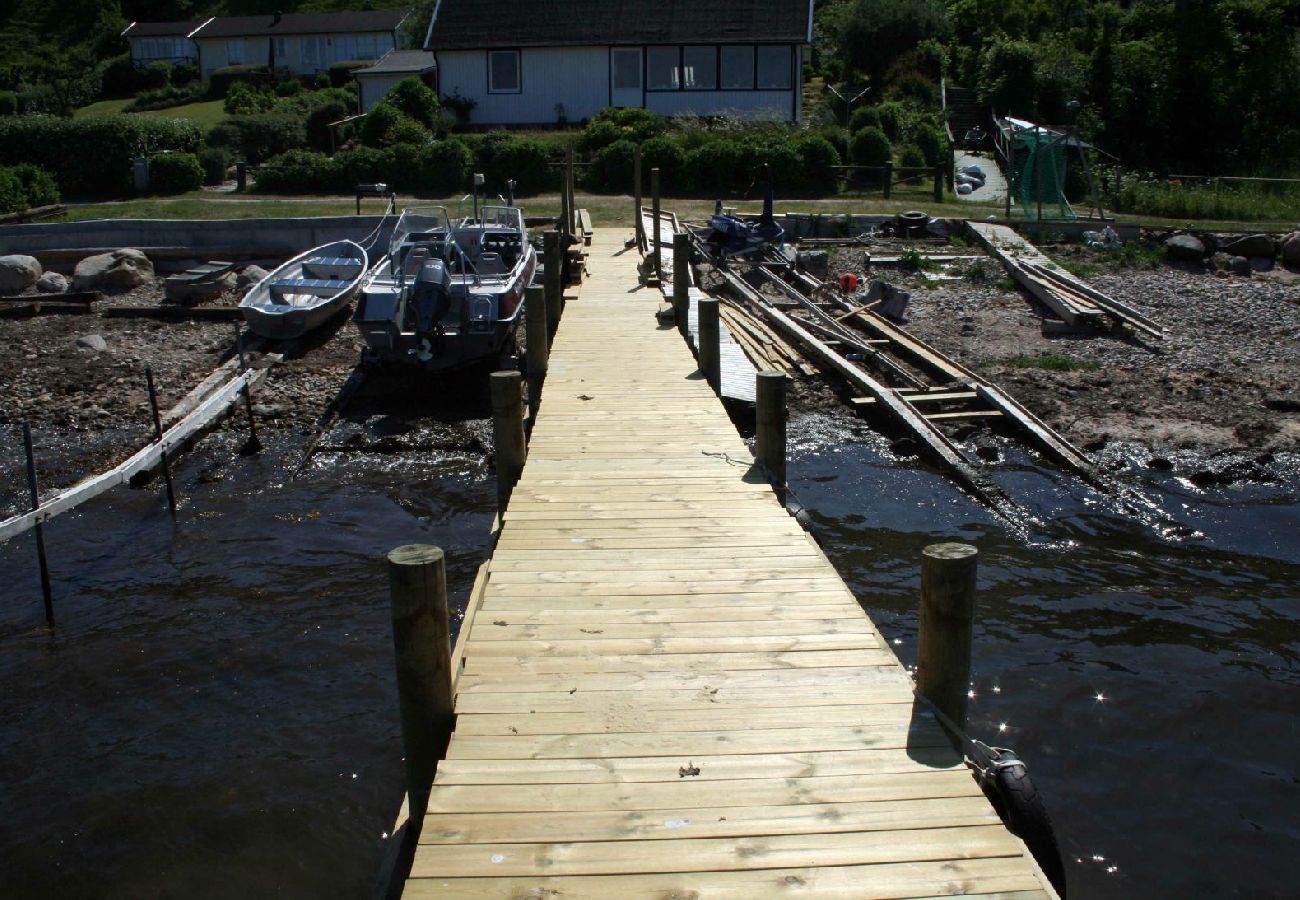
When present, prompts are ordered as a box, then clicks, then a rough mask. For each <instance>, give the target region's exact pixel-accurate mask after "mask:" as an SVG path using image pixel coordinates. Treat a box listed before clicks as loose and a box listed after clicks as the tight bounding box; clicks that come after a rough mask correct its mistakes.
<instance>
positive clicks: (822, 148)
mask: <svg viewBox="0 0 1300 900" xmlns="http://www.w3.org/2000/svg"><path fill="white" fill-rule="evenodd" d="M794 151H795V155H796V157H797V158H798V160H799V169H798V172H799V177H798V179H797V181H798V184H799V186H800V187H803V188H804V189H805V190H809V191H812V192H815V193H819V194H830V193H834V191H835V189H836V188H837V187H838V186H839V173H837V172H836V171H835V170H834V168H832V167H833V166H838V165H841V164H842V162H843V157H841V156H840V153H839V151H838V150H836V149H835V145H834V144H832V143H831V142H830V141H828V140H827V139H826V138H824V137H822V136H821V135H819V134H808V135H804V136H803V137H801V138H798V139H797V140H796V141H795V142H794ZM776 175H777V177H778V178H779V177H780V176H781V173H780V172H777V173H776Z"/></svg>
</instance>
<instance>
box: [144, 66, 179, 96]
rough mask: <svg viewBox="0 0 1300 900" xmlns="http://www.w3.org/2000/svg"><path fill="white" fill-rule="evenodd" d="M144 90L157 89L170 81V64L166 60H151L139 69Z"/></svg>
mask: <svg viewBox="0 0 1300 900" xmlns="http://www.w3.org/2000/svg"><path fill="white" fill-rule="evenodd" d="M140 76H141V78H142V79H143V81H144V87H145V90H148V91H158V90H162V89H163V88H165V87H167V85H169V84H171V83H172V65H171V63H167V62H151V63H149V64H148V65H146V66H145V67H144V68H142V69H141V70H140Z"/></svg>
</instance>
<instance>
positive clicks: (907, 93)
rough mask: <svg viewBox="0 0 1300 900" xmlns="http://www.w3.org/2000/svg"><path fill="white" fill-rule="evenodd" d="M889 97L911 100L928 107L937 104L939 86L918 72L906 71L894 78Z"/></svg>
mask: <svg viewBox="0 0 1300 900" xmlns="http://www.w3.org/2000/svg"><path fill="white" fill-rule="evenodd" d="M888 96H889V98H890V99H891V100H892V99H898V100H902V101H908V100H910V101H912V102H914V103H919V104H920V105H921V106H923V107H925V108H927V109H929V108H932V107H935V106H938V105H939V88H938V87H937V86H936V85H935V84H934V82H932V81H930V79H928V78H926V77H925V76H924V75H922V74H920V73H919V72H906V73H904V74H903V75H900V76H899V77H898V78H896V79H895V80H894V83H893V84H892V85H890V88H889V91H888Z"/></svg>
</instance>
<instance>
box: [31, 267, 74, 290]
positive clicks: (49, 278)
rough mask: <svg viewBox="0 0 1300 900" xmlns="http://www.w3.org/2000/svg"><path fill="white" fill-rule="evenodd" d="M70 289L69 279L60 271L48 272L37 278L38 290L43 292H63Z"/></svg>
mask: <svg viewBox="0 0 1300 900" xmlns="http://www.w3.org/2000/svg"><path fill="white" fill-rule="evenodd" d="M67 289H68V279H67V278H66V277H64V276H63V275H60V274H59V273H58V272H46V273H45V274H44V275H42V276H41V277H40V278H38V279H36V290H38V291H40V292H41V293H42V294H62V293H63V292H64V291H66V290H67Z"/></svg>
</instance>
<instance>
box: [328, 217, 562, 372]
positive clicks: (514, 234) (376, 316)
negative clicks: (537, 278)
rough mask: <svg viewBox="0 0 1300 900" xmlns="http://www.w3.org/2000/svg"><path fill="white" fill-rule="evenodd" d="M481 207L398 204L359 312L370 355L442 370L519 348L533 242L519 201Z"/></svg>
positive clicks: (534, 254) (532, 265)
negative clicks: (454, 213) (459, 211)
mask: <svg viewBox="0 0 1300 900" xmlns="http://www.w3.org/2000/svg"><path fill="white" fill-rule="evenodd" d="M475 207H476V208H475V209H474V210H473V211H472V212H471V213H470V214H468V215H466V216H464V217H463V218H456V219H452V218H451V217H449V216H448V215H447V210H446V207H442V206H423V207H411V208H409V209H407V210H406V211H404V212H403V213H402V216H401V218H400V219H398V221H397V225H396V227H395V228H394V230H393V237H392V240H391V241H390V242H389V251H388V254H387V255H386V256H384V257H383V258H382V259H381V260H379V261H378V262H377V263H376V264H375V265H374V267H373V268H372V269H371V270H370V274H369V275H368V276H367V278H366V280H365V282H364V283H363V285H362V287H361V301H360V302H359V303H358V304H357V311H356V313H355V315H354V316H353V321H355V322H356V324H357V328H358V329H359V330H360V331H361V335H362V337H363V338H364V339H365V342H366V346H367V347H368V348H369V355H370V358H371V359H372V360H376V361H380V362H402V363H409V364H412V365H416V366H420V367H422V368H425V369H430V370H445V369H453V368H457V367H461V366H466V365H470V364H472V363H476V362H480V361H485V360H496V359H498V358H499V357H501V356H503V355H505V354H510V353H513V352H514V349H515V339H516V334H517V331H518V328H519V321H520V318H521V313H522V310H523V308H524V304H523V300H524V291H525V290H527V288H528V286H529V285H530V284H531V283H532V280H533V275H534V274H535V273H536V271H537V268H538V263H537V251H536V250H535V249H534V248H533V246H532V245H531V244H530V243H529V241H528V229H527V227H526V226H525V225H524V214H523V212H522V211H520V209H519V208H518V207H515V206H484V207H482V208H477V203H476V204H475Z"/></svg>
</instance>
